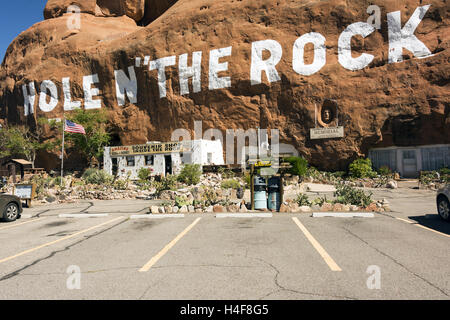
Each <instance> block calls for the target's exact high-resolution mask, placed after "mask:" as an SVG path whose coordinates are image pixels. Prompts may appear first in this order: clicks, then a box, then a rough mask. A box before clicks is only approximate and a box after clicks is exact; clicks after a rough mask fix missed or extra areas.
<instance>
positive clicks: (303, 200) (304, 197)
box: [295, 193, 312, 207]
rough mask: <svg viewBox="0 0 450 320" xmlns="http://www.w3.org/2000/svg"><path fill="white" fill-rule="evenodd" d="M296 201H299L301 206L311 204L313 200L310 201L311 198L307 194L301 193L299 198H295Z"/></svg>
mask: <svg viewBox="0 0 450 320" xmlns="http://www.w3.org/2000/svg"><path fill="white" fill-rule="evenodd" d="M295 202H297V203H298V205H299V206H300V207H301V206H308V207H309V206H311V204H312V203H311V201H309V198H308V196H307V195H306V194H304V193H300V194H299V195H298V196H297V198H296V199H295Z"/></svg>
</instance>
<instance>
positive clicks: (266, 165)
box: [255, 160, 272, 167]
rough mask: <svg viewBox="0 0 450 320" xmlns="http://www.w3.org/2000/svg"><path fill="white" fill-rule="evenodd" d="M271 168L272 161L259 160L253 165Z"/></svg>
mask: <svg viewBox="0 0 450 320" xmlns="http://www.w3.org/2000/svg"><path fill="white" fill-rule="evenodd" d="M271 166H272V161H261V160H259V161H258V162H256V163H255V167H271Z"/></svg>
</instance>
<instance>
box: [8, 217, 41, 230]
mask: <svg viewBox="0 0 450 320" xmlns="http://www.w3.org/2000/svg"><path fill="white" fill-rule="evenodd" d="M43 219H45V218H37V219H33V220H29V221H25V222H22V223H16V224H12V225H9V226H6V227H3V228H0V230H6V229H10V228H14V227H17V226H21V225H23V224H26V223H30V222H36V221H40V220H43Z"/></svg>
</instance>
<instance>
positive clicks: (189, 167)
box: [178, 164, 202, 185]
mask: <svg viewBox="0 0 450 320" xmlns="http://www.w3.org/2000/svg"><path fill="white" fill-rule="evenodd" d="M201 175H202V169H201V167H200V165H199V164H185V165H184V166H183V169H181V172H180V174H179V175H178V181H180V182H183V183H186V184H188V185H193V184H197V183H199V182H200V177H201Z"/></svg>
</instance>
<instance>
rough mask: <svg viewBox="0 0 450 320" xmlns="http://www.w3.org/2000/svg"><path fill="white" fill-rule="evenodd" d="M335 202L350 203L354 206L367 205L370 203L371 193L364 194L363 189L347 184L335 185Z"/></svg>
mask: <svg viewBox="0 0 450 320" xmlns="http://www.w3.org/2000/svg"><path fill="white" fill-rule="evenodd" d="M334 196H335V197H336V200H335V201H334V202H335V203H342V204H352V205H355V206H361V207H367V206H368V205H369V204H371V203H372V193H371V192H370V193H369V194H366V193H365V192H364V191H363V190H360V189H356V188H353V187H351V186H348V185H344V184H338V185H336V192H335V193H334Z"/></svg>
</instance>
